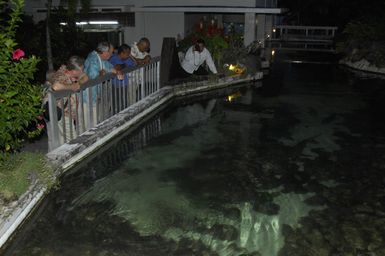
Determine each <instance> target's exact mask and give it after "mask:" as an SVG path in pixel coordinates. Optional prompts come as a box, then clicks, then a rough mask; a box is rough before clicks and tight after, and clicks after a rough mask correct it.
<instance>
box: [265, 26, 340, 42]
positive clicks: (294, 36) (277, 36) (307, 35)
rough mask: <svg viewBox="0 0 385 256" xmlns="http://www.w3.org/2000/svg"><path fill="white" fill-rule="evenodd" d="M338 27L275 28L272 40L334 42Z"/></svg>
mask: <svg viewBox="0 0 385 256" xmlns="http://www.w3.org/2000/svg"><path fill="white" fill-rule="evenodd" d="M336 30H337V27H326V26H289V25H280V26H275V27H274V28H273V33H272V38H271V39H272V40H285V41H295V40H301V41H302V40H307V41H309V40H316V41H320V40H327V41H329V40H333V38H334V36H335V33H336Z"/></svg>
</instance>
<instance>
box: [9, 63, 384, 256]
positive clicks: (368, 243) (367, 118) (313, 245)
mask: <svg viewBox="0 0 385 256" xmlns="http://www.w3.org/2000/svg"><path fill="white" fill-rule="evenodd" d="M281 77H282V80H280V81H277V80H273V82H274V83H277V82H278V83H279V86H278V87H279V88H278V89H279V90H276V89H274V90H270V89H269V88H267V89H266V87H265V88H263V89H257V88H255V87H253V86H252V85H245V86H244V87H243V88H240V89H239V90H238V91H236V92H235V93H232V94H231V95H225V96H221V97H215V98H211V99H207V100H200V101H195V102H194V101H192V100H181V101H180V102H179V104H180V105H179V106H177V107H173V108H170V109H167V110H166V111H164V112H163V113H161V114H159V115H157V116H155V117H154V118H153V119H152V120H150V121H148V122H147V123H146V124H145V125H144V126H143V127H140V128H139V129H138V130H137V131H135V132H134V133H132V135H130V136H127V137H123V138H121V139H120V140H119V141H118V142H117V143H116V144H115V145H113V146H111V147H109V148H108V149H106V150H105V151H104V152H101V153H99V154H98V155H97V156H96V157H95V158H94V159H92V161H89V162H87V163H84V164H83V165H82V166H81V167H79V168H78V169H77V170H76V171H73V172H71V173H68V174H67V175H66V176H65V177H64V178H63V182H62V185H61V188H60V190H58V191H56V192H54V193H52V194H51V195H50V196H49V199H48V200H47V201H46V202H45V203H44V204H43V205H42V206H41V207H40V209H39V211H38V213H37V214H36V215H35V216H34V217H33V218H32V220H31V223H30V224H28V225H27V226H26V228H25V229H24V230H23V231H21V232H20V234H19V236H18V237H17V238H16V239H15V240H14V242H13V244H12V245H10V247H9V250H8V252H6V255H23V256H24V255H71V256H73V255H157V256H158V255H220V256H224V255H229V256H230V255H231V256H232V255H255V256H256V255H262V256H275V255H296V256H300V255H303V256H311V255H336V256H337V255H341V256H342V255H378V256H380V255H385V240H384V239H385V189H384V184H385V175H384V169H385V154H384V151H385V136H384V131H385V130H384V127H385V126H384V124H383V121H384V115H382V113H383V107H384V103H383V102H384V101H383V97H382V96H381V95H383V93H384V91H383V89H384V88H381V86H383V81H381V80H376V79H368V78H365V79H359V78H356V77H354V76H353V75H352V74H351V73H349V72H347V71H344V70H341V69H339V68H338V67H335V66H332V65H310V66H309V65H295V64H285V66H284V69H283V70H282V74H281ZM273 82H271V81H269V80H266V81H265V82H264V83H265V84H267V85H268V84H269V83H270V84H271V83H273ZM275 85H276V86H277V84H275ZM272 92H275V93H276V92H279V94H278V95H273V94H274V93H272Z"/></svg>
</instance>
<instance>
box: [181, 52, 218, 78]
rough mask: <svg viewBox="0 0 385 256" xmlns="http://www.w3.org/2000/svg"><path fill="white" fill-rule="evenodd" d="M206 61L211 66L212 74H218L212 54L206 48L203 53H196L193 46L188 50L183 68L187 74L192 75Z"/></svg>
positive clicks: (182, 63)
mask: <svg viewBox="0 0 385 256" xmlns="http://www.w3.org/2000/svg"><path fill="white" fill-rule="evenodd" d="M205 61H206V63H207V65H208V66H209V69H210V70H211V72H213V73H214V74H216V73H218V72H217V68H216V67H215V64H214V61H213V58H212V57H211V54H210V52H209V51H208V50H207V49H206V48H204V49H203V51H202V52H198V51H194V46H191V47H190V48H189V49H188V50H187V52H186V55H185V56H184V59H183V60H182V62H181V66H182V68H183V69H184V70H185V71H186V72H187V73H190V74H192V73H194V71H196V70H197V69H198V68H199V66H200V65H202V64H203V62H205Z"/></svg>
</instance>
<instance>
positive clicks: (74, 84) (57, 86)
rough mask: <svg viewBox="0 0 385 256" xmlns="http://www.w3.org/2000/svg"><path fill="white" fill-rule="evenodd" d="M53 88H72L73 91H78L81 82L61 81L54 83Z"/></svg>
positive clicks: (62, 89) (64, 89)
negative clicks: (68, 82)
mask: <svg viewBox="0 0 385 256" xmlns="http://www.w3.org/2000/svg"><path fill="white" fill-rule="evenodd" d="M51 88H52V90H54V91H68V90H71V91H74V92H77V91H79V90H80V83H79V82H74V83H72V84H63V83H60V82H55V83H54V84H53V85H52V87H51Z"/></svg>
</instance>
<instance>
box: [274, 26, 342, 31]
mask: <svg viewBox="0 0 385 256" xmlns="http://www.w3.org/2000/svg"><path fill="white" fill-rule="evenodd" d="M274 28H285V29H320V30H326V29H328V30H331V29H333V30H338V27H334V26H296V25H276V26H274Z"/></svg>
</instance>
